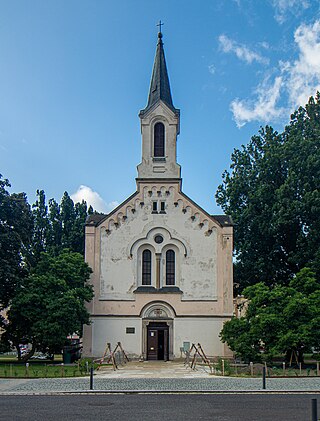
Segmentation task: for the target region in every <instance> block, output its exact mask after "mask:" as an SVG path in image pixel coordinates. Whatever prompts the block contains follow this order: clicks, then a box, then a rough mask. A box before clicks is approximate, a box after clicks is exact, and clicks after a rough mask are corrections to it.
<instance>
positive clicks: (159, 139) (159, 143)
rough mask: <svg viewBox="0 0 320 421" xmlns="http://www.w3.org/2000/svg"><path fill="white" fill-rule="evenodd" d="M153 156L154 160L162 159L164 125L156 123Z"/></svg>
mask: <svg viewBox="0 0 320 421" xmlns="http://www.w3.org/2000/svg"><path fill="white" fill-rule="evenodd" d="M153 139H154V145H153V146H154V148H153V154H154V157H156V158H164V125H163V124H162V123H156V124H155V126H154V137H153Z"/></svg>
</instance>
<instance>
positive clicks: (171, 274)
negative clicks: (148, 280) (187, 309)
mask: <svg viewBox="0 0 320 421" xmlns="http://www.w3.org/2000/svg"><path fill="white" fill-rule="evenodd" d="M175 260H176V259H175V252H174V251H173V250H168V251H167V252H166V285H174V284H175V269H176V264H175Z"/></svg>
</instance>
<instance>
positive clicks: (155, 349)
mask: <svg viewBox="0 0 320 421" xmlns="http://www.w3.org/2000/svg"><path fill="white" fill-rule="evenodd" d="M147 359H148V360H165V361H167V360H168V359H169V328H168V325H167V324H166V323H150V325H149V326H148V339H147Z"/></svg>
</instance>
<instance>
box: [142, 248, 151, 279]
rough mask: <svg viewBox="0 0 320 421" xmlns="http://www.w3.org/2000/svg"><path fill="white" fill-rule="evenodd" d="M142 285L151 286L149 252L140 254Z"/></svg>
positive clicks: (145, 251)
mask: <svg viewBox="0 0 320 421" xmlns="http://www.w3.org/2000/svg"><path fill="white" fill-rule="evenodd" d="M142 285H151V251H150V250H144V251H143V253H142Z"/></svg>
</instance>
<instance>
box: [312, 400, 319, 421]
mask: <svg viewBox="0 0 320 421" xmlns="http://www.w3.org/2000/svg"><path fill="white" fill-rule="evenodd" d="M311 405H312V421H318V407H317V399H311Z"/></svg>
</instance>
